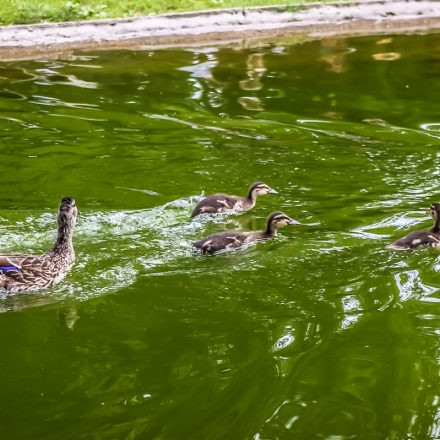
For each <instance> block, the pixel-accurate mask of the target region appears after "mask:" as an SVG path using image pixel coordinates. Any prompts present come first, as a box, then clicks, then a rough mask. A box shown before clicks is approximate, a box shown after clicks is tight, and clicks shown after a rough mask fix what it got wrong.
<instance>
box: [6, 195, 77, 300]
mask: <svg viewBox="0 0 440 440" xmlns="http://www.w3.org/2000/svg"><path fill="white" fill-rule="evenodd" d="M77 214H78V211H77V208H76V204H75V200H74V199H72V198H71V197H65V198H64V199H63V200H62V201H61V206H60V210H59V214H58V236H57V241H56V243H55V245H54V247H53V248H52V249H51V250H50V251H48V252H46V253H44V254H42V255H27V254H0V288H2V289H4V290H6V291H7V293H16V292H24V291H26V292H33V291H36V290H39V289H42V288H47V287H50V286H52V285H54V284H56V283H58V282H59V281H61V280H62V279H63V278H64V276H65V275H66V274H67V273H68V272H69V271H70V269H71V268H72V266H73V264H74V262H75V251H74V249H73V241H72V236H73V229H74V226H75V222H76V217H77Z"/></svg>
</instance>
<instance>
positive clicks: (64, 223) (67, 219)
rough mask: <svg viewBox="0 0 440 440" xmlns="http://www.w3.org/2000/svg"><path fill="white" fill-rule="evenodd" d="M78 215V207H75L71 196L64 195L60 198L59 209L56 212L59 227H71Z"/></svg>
mask: <svg viewBox="0 0 440 440" xmlns="http://www.w3.org/2000/svg"><path fill="white" fill-rule="evenodd" d="M77 216H78V208H77V207H76V203H75V199H74V198H73V197H64V198H63V199H62V200H61V204H60V211H59V214H58V226H59V227H63V228H65V227H68V226H70V227H73V226H74V225H75V222H76V218H77Z"/></svg>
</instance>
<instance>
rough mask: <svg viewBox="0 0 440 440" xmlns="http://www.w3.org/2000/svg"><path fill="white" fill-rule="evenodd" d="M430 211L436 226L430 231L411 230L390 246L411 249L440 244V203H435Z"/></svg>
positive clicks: (391, 247)
mask: <svg viewBox="0 0 440 440" xmlns="http://www.w3.org/2000/svg"><path fill="white" fill-rule="evenodd" d="M429 213H430V214H431V216H432V218H433V219H434V226H433V227H432V228H431V229H430V230H429V231H415V232H411V233H410V234H408V235H407V236H406V237H403V238H400V239H399V240H397V241H395V242H394V243H391V244H390V245H389V246H388V247H389V248H390V249H396V250H409V249H416V248H418V247H420V246H432V247H438V246H440V203H433V204H432V205H431V207H430V208H429Z"/></svg>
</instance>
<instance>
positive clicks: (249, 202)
mask: <svg viewBox="0 0 440 440" xmlns="http://www.w3.org/2000/svg"><path fill="white" fill-rule="evenodd" d="M264 194H277V191H275V190H274V189H273V188H271V187H270V186H268V185H266V184H265V183H263V182H254V183H253V184H252V185H251V186H250V187H249V190H248V194H247V196H246V197H240V196H230V195H227V194H213V195H212V196H208V197H206V198H204V199H203V200H201V201H200V202H199V203H197V205H196V207H195V208H194V211H193V213H192V214H191V218H193V217H195V216H197V215H199V214H214V213H228V212H237V211H249V210H250V209H252V208H253V207H254V206H255V202H256V200H257V196H262V195H264Z"/></svg>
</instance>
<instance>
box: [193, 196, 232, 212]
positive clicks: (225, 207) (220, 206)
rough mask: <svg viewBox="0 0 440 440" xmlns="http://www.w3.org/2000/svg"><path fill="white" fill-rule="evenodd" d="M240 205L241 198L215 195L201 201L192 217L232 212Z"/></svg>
mask: <svg viewBox="0 0 440 440" xmlns="http://www.w3.org/2000/svg"><path fill="white" fill-rule="evenodd" d="M239 203H240V198H239V197H236V196H228V195H226V194H214V195H212V196H209V197H206V198H205V199H203V200H200V202H199V203H197V205H196V207H195V208H194V211H193V213H192V214H191V217H195V216H196V215H199V214H207V213H208V214H214V213H216V212H225V211H231V210H232V209H234V208H236V207H237V204H239Z"/></svg>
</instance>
